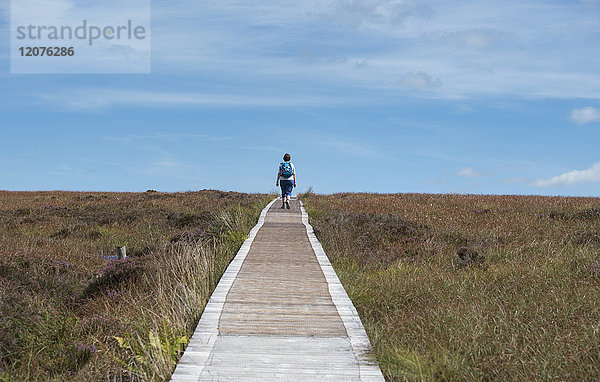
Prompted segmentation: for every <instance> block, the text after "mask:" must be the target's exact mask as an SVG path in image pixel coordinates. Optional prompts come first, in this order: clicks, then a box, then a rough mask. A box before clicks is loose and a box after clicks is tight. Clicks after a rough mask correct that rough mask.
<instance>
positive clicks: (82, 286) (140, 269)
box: [0, 190, 271, 381]
mask: <svg viewBox="0 0 600 382" xmlns="http://www.w3.org/2000/svg"><path fill="white" fill-rule="evenodd" d="M270 199H271V196H268V195H249V194H241V193H234V192H221V191H211V190H204V191H199V192H186V193H159V192H152V191H150V192H146V193H87V192H85V193H84V192H0V221H1V222H2V226H1V227H0V380H2V381H27V380H58V381H90V380H107V381H122V380H124V381H138V380H140V381H141V380H143V381H151V380H168V378H169V377H170V374H171V372H172V370H173V368H174V366H175V364H176V361H177V359H178V357H179V356H180V355H181V352H182V351H183V349H184V348H185V345H186V344H187V342H188V341H189V337H190V335H191V333H192V332H193V329H194V327H195V324H196V323H197V321H198V319H199V317H200V315H201V313H202V310H203V308H204V306H205V304H206V302H207V301H208V298H209V296H210V294H211V292H212V290H213V289H214V287H215V286H216V284H217V282H218V280H219V278H220V276H221V275H222V273H223V272H224V270H225V268H226V267H227V265H228V264H229V262H230V261H231V259H232V258H233V256H234V255H235V253H236V252H237V250H238V248H239V247H240V245H241V244H242V242H243V241H244V240H245V238H246V235H247V233H248V232H249V230H250V228H251V227H252V226H254V225H255V224H256V221H257V219H258V215H259V213H260V211H261V210H262V208H263V207H264V205H265V204H266V203H267V202H268V200H270ZM117 246H126V248H127V254H128V257H127V258H126V259H118V258H117V256H116V247H117Z"/></svg>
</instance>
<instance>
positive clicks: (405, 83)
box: [396, 72, 442, 90]
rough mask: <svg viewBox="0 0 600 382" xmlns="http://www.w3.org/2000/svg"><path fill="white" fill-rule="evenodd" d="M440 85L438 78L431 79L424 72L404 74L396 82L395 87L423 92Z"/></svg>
mask: <svg viewBox="0 0 600 382" xmlns="http://www.w3.org/2000/svg"><path fill="white" fill-rule="evenodd" d="M441 84H442V81H440V79H439V78H436V79H433V78H432V77H431V76H430V75H429V74H427V73H425V72H418V73H406V74H405V75H404V77H402V78H401V79H400V80H398V81H397V82H396V85H397V86H399V87H402V88H409V89H417V90H425V89H431V88H436V87H438V86H440V85H441Z"/></svg>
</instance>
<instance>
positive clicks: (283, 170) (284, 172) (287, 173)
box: [279, 162, 294, 178]
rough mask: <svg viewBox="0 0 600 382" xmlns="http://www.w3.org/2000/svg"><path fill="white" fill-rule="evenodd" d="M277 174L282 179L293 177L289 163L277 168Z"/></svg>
mask: <svg viewBox="0 0 600 382" xmlns="http://www.w3.org/2000/svg"><path fill="white" fill-rule="evenodd" d="M279 172H280V174H281V176H282V177H284V178H289V177H291V176H292V175H294V170H293V169H292V164H291V163H290V162H283V163H282V164H281V166H280V167H279Z"/></svg>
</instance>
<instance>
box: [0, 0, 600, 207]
mask: <svg viewBox="0 0 600 382" xmlns="http://www.w3.org/2000/svg"><path fill="white" fill-rule="evenodd" d="M72 1H73V0H53V6H56V4H57V3H63V5H65V6H68V5H69V3H71V2H72ZM41 4H42V5H40V6H41V7H43V6H44V5H43V4H44V2H42V3H41ZM9 8H10V7H9V2H8V1H7V0H0V35H2V39H0V133H1V138H0V189H4V190H78V191H145V190H147V189H155V190H159V191H164V192H175V191H188V190H199V189H207V188H208V189H221V190H225V191H228V190H233V191H241V192H270V191H274V190H275V189H276V187H275V178H276V170H277V166H278V164H279V162H281V158H282V156H283V154H284V153H286V152H288V153H290V154H291V155H292V161H293V162H294V164H295V165H296V169H297V177H298V188H297V190H298V191H300V192H303V191H305V190H306V189H308V188H309V187H312V188H313V190H314V191H315V192H317V193H335V192H359V191H360V192H381V193H397V192H419V193H472V194H538V195H571V196H596V197H598V196H600V150H599V148H598V147H599V143H600V54H599V53H598V52H600V0H561V1H552V0H543V1H542V0H531V1H517V0H505V1H496V0H494V1H491V0H477V1H469V0H462V1H454V0H445V1H441V0H432V1H409V0H387V1H384V0H345V1H342V0H303V1H287V0H286V1H269V2H265V1H250V0H243V1H242V0H238V1H232V0H220V1H199V0H194V1H191V0H177V1H166V0H157V1H152V5H151V13H152V29H151V52H152V59H151V72H150V73H149V74H35V75H32V74H11V68H10V58H9V57H10V39H9V35H10V10H9ZM41 11H45V10H44V9H43V8H42V9H41Z"/></svg>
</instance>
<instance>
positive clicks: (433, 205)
mask: <svg viewBox="0 0 600 382" xmlns="http://www.w3.org/2000/svg"><path fill="white" fill-rule="evenodd" d="M304 201H305V203H306V206H307V210H308V212H309V216H310V219H311V224H312V225H313V226H314V227H315V230H316V233H317V236H318V238H319V240H320V241H321V242H322V243H323V246H324V248H325V251H326V252H327V254H328V256H329V257H330V259H331V261H332V265H333V266H334V268H335V270H336V272H337V273H338V275H339V277H340V279H341V281H342V283H343V285H344V287H345V288H346V290H347V291H348V294H349V296H350V298H351V299H352V301H353V302H354V304H355V305H356V307H357V309H358V311H359V314H360V316H361V319H362V321H363V323H364V324H365V328H366V330H367V333H368V335H369V337H370V339H371V341H372V343H373V346H374V351H375V355H376V357H377V359H378V361H379V363H380V365H381V367H382V370H383V372H384V375H385V377H386V379H388V380H394V381H396V380H398V381H403V380H405V381H420V380H459V381H460V380H463V381H471V380H497V381H500V380H502V381H504V380H519V381H529V380H588V381H591V380H598V378H600V299H599V298H598V297H599V296H600V199H598V198H562V197H535V196H477V195H417V194H397V195H374V194H337V195H331V196H321V195H308V196H306V197H305V198H304Z"/></svg>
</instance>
